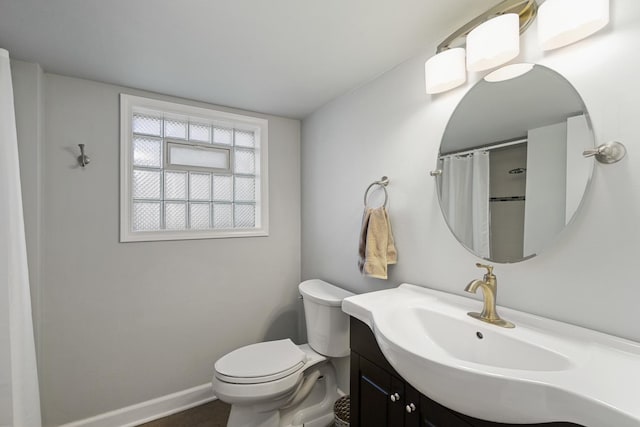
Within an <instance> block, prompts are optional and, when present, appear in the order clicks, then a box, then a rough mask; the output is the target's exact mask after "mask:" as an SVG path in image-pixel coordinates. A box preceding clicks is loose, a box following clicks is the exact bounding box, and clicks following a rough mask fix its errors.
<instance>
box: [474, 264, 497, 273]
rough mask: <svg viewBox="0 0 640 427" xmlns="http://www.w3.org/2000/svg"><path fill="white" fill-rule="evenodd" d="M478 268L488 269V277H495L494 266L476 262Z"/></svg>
mask: <svg viewBox="0 0 640 427" xmlns="http://www.w3.org/2000/svg"><path fill="white" fill-rule="evenodd" d="M476 267H478V268H486V269H487V276H493V265H488V264H480V263H479V262H476Z"/></svg>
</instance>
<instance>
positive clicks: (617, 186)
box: [302, 0, 640, 340]
mask: <svg viewBox="0 0 640 427" xmlns="http://www.w3.org/2000/svg"><path fill="white" fill-rule="evenodd" d="M611 10H612V22H611V23H610V25H609V26H608V27H607V28H606V29H605V30H603V31H602V32H600V33H598V34H597V35H595V36H592V37H591V38H589V39H586V40H584V41H582V42H580V43H578V44H575V45H572V46H568V47H565V48H563V49H559V50H557V51H553V52H547V53H544V54H543V53H542V52H541V51H540V49H539V48H538V46H537V42H536V37H537V35H536V28H535V26H532V27H531V28H530V29H529V30H528V31H527V32H526V33H525V34H524V35H523V37H522V48H523V49H522V53H521V56H520V58H518V61H520V62H523V61H526V62H537V63H541V64H543V65H546V66H548V67H550V68H552V69H555V70H557V71H558V72H560V73H561V74H563V75H564V76H566V78H567V79H568V80H569V81H570V82H571V83H573V85H574V86H575V87H576V89H577V90H578V92H579V93H580V94H581V95H582V96H583V98H584V101H585V103H586V105H587V108H588V109H589V112H590V115H591V119H592V121H593V125H594V128H595V134H596V140H597V141H599V142H605V141H608V140H612V139H615V140H619V141H623V142H624V143H625V144H626V145H627V147H628V148H629V154H628V156H627V157H626V158H625V159H624V160H623V161H622V162H620V163H618V164H616V165H599V164H598V165H597V166H596V168H595V172H594V176H593V182H592V185H591V188H589V191H588V194H587V197H586V200H585V201H584V205H583V206H582V210H581V212H580V215H578V217H577V218H576V220H575V221H574V222H573V223H571V224H570V225H569V227H568V228H567V229H565V231H564V232H563V233H562V235H561V236H560V237H559V238H558V239H557V240H556V241H555V242H554V244H553V245H552V246H551V247H549V248H547V250H545V251H544V252H543V254H541V255H540V256H538V257H535V258H533V259H531V260H528V261H525V262H522V263H517V264H499V265H497V266H496V270H495V271H496V274H497V276H498V282H499V287H500V295H499V299H498V303H499V304H502V305H505V306H509V307H513V308H516V309H520V310H524V311H527V312H531V313H536V314H541V315H544V316H548V317H551V318H554V319H560V320H564V321H568V322H571V323H575V324H578V325H584V326H587V327H590V328H593V329H597V330H601V331H605V332H609V333H612V334H616V335H619V336H623V337H627V338H632V339H635V340H640V328H638V325H639V324H640V311H639V310H638V303H639V302H640V284H639V282H638V269H637V265H638V242H640V227H638V218H640V155H638V152H637V150H638V146H637V143H636V142H637V141H638V140H640V128H639V127H638V125H637V123H638V120H637V117H639V116H640V103H638V101H637V97H638V93H640V84H639V83H638V76H639V75H640V58H639V57H638V56H637V55H633V54H630V52H634V51H635V49H636V45H637V40H640V26H638V22H639V21H640V3H639V2H637V1H635V0H616V1H614V2H612V9H611ZM452 30H453V28H452ZM446 36H447V34H442V39H444V38H445V37H446ZM438 41H439V40H434V44H433V45H432V46H427V49H425V52H424V54H423V55H420V56H418V57H416V58H413V59H411V60H409V61H407V62H405V63H404V64H401V65H399V66H398V67H396V68H395V69H394V70H391V71H390V72H388V73H386V74H384V75H383V76H381V77H380V78H378V79H376V80H374V81H373V82H370V83H369V84H366V85H364V86H362V87H360V88H358V89H357V90H355V91H353V92H351V93H349V94H346V95H344V96H343V97H341V98H339V99H337V100H334V101H333V102H331V103H330V104H327V105H326V106H325V107H323V108H322V109H320V110H318V111H317V112H315V113H314V114H312V115H311V116H310V117H308V118H306V119H305V120H304V121H303V131H302V141H303V147H302V172H303V173H302V190H303V193H302V219H303V221H302V224H303V228H302V236H303V244H302V248H303V249H302V250H303V258H302V277H303V279H305V278H311V277H317V278H321V279H325V280H327V281H330V282H334V283H336V284H338V285H341V286H344V287H346V288H348V289H350V290H352V291H355V292H366V291H374V290H378V289H383V288H390V287H394V286H397V285H398V284H400V283H402V282H409V283H414V284H417V285H423V286H428V287H432V288H436V289H441V290H445V291H448V292H453V293H457V294H463V293H464V292H463V288H464V286H465V284H466V283H468V282H469V281H470V280H471V279H474V278H479V277H481V274H482V272H481V271H480V270H478V269H477V268H475V266H474V263H475V262H477V261H478V259H477V258H475V257H474V256H473V255H471V254H470V253H469V252H467V251H466V250H465V249H464V248H463V247H462V246H461V245H460V244H458V242H457V241H456V239H455V238H454V237H453V236H452V235H451V234H450V233H449V230H448V228H447V226H446V224H445V222H444V220H443V218H442V215H441V213H440V207H439V205H438V199H437V194H436V187H435V181H434V179H433V178H432V177H430V176H429V171H430V170H433V169H435V166H436V157H437V153H438V146H439V142H440V139H441V137H442V133H443V131H444V128H445V125H446V123H447V120H448V118H449V116H450V115H451V113H452V112H453V110H454V108H455V106H456V104H457V103H458V102H459V100H460V99H461V98H462V96H463V95H464V93H466V91H467V90H468V89H469V88H470V86H471V85H472V84H473V83H474V82H476V81H478V79H479V78H481V75H478V74H470V75H469V80H470V81H469V83H468V84H467V85H466V86H463V87H461V88H458V89H456V90H454V91H451V92H448V93H445V94H441V95H438V96H427V95H425V93H424V61H425V60H426V59H427V58H428V57H429V56H431V55H433V53H434V52H435V43H436V42H438ZM382 175H388V176H389V178H390V180H391V183H390V185H389V188H388V190H389V198H390V207H389V208H390V214H391V220H392V225H393V228H394V234H395V238H396V246H397V249H398V264H397V265H396V266H392V267H391V268H390V270H391V274H390V278H389V280H388V281H381V280H376V279H365V278H363V277H361V276H360V275H359V273H358V270H357V267H356V258H357V244H358V231H359V227H360V218H361V214H362V195H363V192H364V190H365V188H366V187H367V185H369V183H371V182H372V181H374V180H377V179H379V178H380V177H381V176H382ZM477 298H480V297H479V296H478V297H477ZM478 304H479V305H480V304H481V303H480V302H478Z"/></svg>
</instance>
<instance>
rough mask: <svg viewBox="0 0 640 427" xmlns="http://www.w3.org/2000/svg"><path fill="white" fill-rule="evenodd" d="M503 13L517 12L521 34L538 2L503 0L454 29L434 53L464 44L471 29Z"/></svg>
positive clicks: (533, 16) (534, 12)
mask: <svg viewBox="0 0 640 427" xmlns="http://www.w3.org/2000/svg"><path fill="white" fill-rule="evenodd" d="M505 13H517V14H518V16H519V17H520V34H522V33H523V32H524V31H525V30H526V29H527V28H529V25H531V23H532V22H533V20H534V19H535V17H536V14H537V13H538V4H537V3H536V0H505V1H503V2H501V3H499V4H497V5H496V6H494V7H492V8H491V9H489V10H487V11H486V12H484V13H483V14H481V15H479V16H477V17H476V18H473V19H472V20H471V21H469V22H467V23H466V24H464V25H463V26H462V27H460V28H458V29H457V30H456V31H454V32H453V33H452V34H451V35H450V36H449V37H447V38H446V39H445V40H444V41H443V42H442V43H440V44H439V45H438V48H437V49H436V53H440V52H442V51H445V50H447V49H450V48H452V47H456V46H457V45H462V44H464V42H465V38H466V36H467V35H468V34H469V33H470V32H471V30H473V29H474V28H476V27H477V26H478V25H480V24H482V23H484V22H486V21H488V20H489V19H491V18H495V17H496V16H500V15H504V14H505Z"/></svg>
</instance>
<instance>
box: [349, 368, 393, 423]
mask: <svg viewBox="0 0 640 427" xmlns="http://www.w3.org/2000/svg"><path fill="white" fill-rule="evenodd" d="M402 385H403V382H402V381H399V380H397V379H396V378H395V377H393V376H392V375H390V374H389V373H388V372H386V371H385V370H383V369H381V368H379V367H378V366H376V365H374V364H373V363H371V362H369V361H368V360H367V359H365V358H363V357H360V372H359V384H358V386H359V402H358V403H359V407H360V409H359V417H358V418H359V426H361V427H404V412H403V407H404V405H403V403H404V401H403V394H404V389H402Z"/></svg>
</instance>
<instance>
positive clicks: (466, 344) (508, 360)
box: [387, 306, 578, 371]
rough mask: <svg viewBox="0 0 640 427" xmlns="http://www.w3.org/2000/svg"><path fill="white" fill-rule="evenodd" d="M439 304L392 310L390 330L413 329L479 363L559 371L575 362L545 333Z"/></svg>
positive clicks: (450, 353) (446, 351) (449, 352)
mask: <svg viewBox="0 0 640 427" xmlns="http://www.w3.org/2000/svg"><path fill="white" fill-rule="evenodd" d="M438 308H439V309H440V310H437V309H436V308H432V309H425V308H423V307H410V308H409V309H399V310H396V312H395V313H394V312H391V313H389V316H391V319H389V320H390V322H389V327H388V331H387V332H388V334H389V335H391V334H396V336H397V335H398V334H402V333H404V332H408V331H411V334H412V335H413V337H414V338H415V337H417V336H420V337H421V338H422V340H423V342H422V344H423V345H426V346H430V347H431V349H432V350H434V349H436V348H437V351H440V352H441V353H442V355H443V356H444V357H451V358H454V359H458V360H464V361H467V362H472V363H476V364H480V365H489V366H495V367H502V368H507V369H520V370H530V371H560V370H563V369H570V368H571V367H572V366H573V364H572V363H571V358H570V357H569V356H568V355H567V354H563V353H559V352H558V350H559V349H558V347H560V348H562V347H563V346H562V343H553V342H550V341H551V340H550V339H549V338H548V337H546V336H544V335H541V334H532V333H531V331H526V332H527V333H526V334H525V333H518V332H523V331H515V333H514V331H511V330H507V329H502V328H497V327H487V326H485V325H483V324H479V323H478V320H476V319H473V318H471V317H469V316H466V313H465V312H464V311H462V310H456V309H455V307H453V306H444V307H438ZM443 308H444V309H443ZM395 328H399V329H402V330H400V331H394V329H395ZM575 356H578V355H575Z"/></svg>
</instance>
